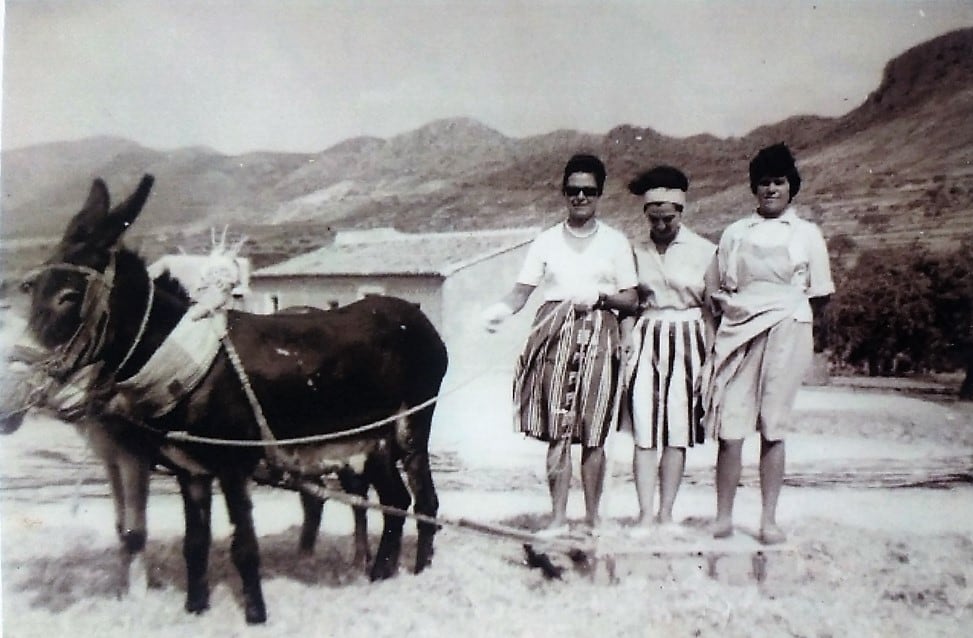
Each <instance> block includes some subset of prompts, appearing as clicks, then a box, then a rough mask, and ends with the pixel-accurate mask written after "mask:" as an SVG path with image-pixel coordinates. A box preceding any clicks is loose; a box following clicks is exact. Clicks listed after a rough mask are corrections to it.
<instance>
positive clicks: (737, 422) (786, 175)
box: [703, 144, 834, 544]
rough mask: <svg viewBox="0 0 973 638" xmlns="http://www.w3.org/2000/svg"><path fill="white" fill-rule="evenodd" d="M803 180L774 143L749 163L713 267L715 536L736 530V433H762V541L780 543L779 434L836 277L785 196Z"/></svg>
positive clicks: (706, 398) (710, 390) (710, 397)
mask: <svg viewBox="0 0 973 638" xmlns="http://www.w3.org/2000/svg"><path fill="white" fill-rule="evenodd" d="M800 188H801V176H800V174H799V173H798V171H797V166H796V165H795V163H794V157H793V156H792V155H791V152H790V149H788V148H787V146H785V145H784V144H775V145H773V146H768V147H766V148H764V149H761V150H760V152H758V153H757V155H756V157H754V158H753V160H752V161H751V162H750V190H751V191H752V192H753V194H754V196H755V197H756V200H757V208H756V211H755V212H754V213H753V214H751V215H750V216H749V217H746V218H744V219H741V220H739V221H736V222H734V223H733V224H730V226H728V227H727V228H726V230H725V231H724V232H723V235H722V237H721V238H720V244H719V249H718V253H717V260H716V268H715V269H714V270H713V271H711V273H712V277H713V280H714V287H715V288H718V289H717V290H716V291H715V292H714V293H713V299H714V301H716V302H717V303H718V305H719V309H720V311H721V312H722V317H721V319H720V324H719V328H718V330H717V332H716V337H715V340H714V342H713V349H712V352H711V354H710V357H709V359H708V361H707V364H706V367H705V371H704V376H705V377H706V379H707V380H706V381H704V385H703V407H704V409H705V425H706V428H707V432H708V433H709V434H710V435H711V436H714V437H716V438H718V439H719V450H718V452H717V461H716V522H715V524H714V528H713V535H714V536H715V537H716V538H723V537H726V536H729V535H731V534H732V533H733V501H734V499H735V498H736V491H737V485H738V484H739V482H740V471H741V449H742V447H743V439H744V438H745V437H746V436H747V435H748V434H750V433H752V432H754V431H757V432H760V495H761V504H762V514H761V519H760V532H759V539H760V540H761V541H762V542H763V543H765V544H775V543H782V542H784V541H785V540H786V536H785V534H784V532H783V530H781V528H780V527H779V526H778V525H777V520H776V512H777V498H778V496H779V495H780V489H781V486H782V484H783V481H784V436H785V434H786V433H787V428H788V425H789V420H790V414H791V408H792V406H793V404H794V399H795V397H796V395H797V391H798V389H799V388H800V386H801V382H802V380H803V377H804V373H805V372H806V370H807V368H808V366H809V365H810V363H811V358H812V356H813V348H814V344H813V338H812V321H813V319H814V314H815V313H819V312H821V311H822V310H823V307H824V304H825V303H826V302H827V300H828V298H829V296H830V295H831V293H833V292H834V283H833V281H832V279H831V267H830V265H829V263H828V249H827V246H826V245H825V242H824V237H823V236H822V234H821V230H820V229H819V228H818V226H817V225H815V224H813V223H811V222H808V221H805V220H803V219H801V218H800V217H798V216H797V213H796V212H795V210H794V207H793V206H791V201H792V200H793V199H794V197H795V196H796V195H797V193H798V191H799V190H800Z"/></svg>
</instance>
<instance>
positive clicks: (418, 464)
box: [402, 408, 439, 574]
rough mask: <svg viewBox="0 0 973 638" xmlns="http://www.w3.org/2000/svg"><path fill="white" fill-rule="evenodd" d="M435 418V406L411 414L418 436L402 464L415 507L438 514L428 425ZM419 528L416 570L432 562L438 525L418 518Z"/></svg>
mask: <svg viewBox="0 0 973 638" xmlns="http://www.w3.org/2000/svg"><path fill="white" fill-rule="evenodd" d="M431 420H432V408H427V409H425V410H422V411H420V412H417V413H416V414H415V415H413V417H412V423H411V427H413V428H415V431H416V434H417V436H415V437H414V438H413V439H412V440H411V441H410V442H408V443H410V445H408V446H407V447H406V448H405V450H404V456H403V459H402V465H403V467H404V468H405V473H406V476H407V477H408V479H409V489H410V490H411V491H412V497H413V498H414V499H415V507H414V510H415V512H416V513H417V514H423V515H425V516H431V517H433V518H435V517H436V514H437V513H438V512H439V497H438V496H437V494H436V486H435V484H434V483H433V480H432V468H431V467H430V465H429V435H428V433H429V428H430V425H431V423H430V422H431ZM416 527H417V529H418V532H419V538H418V543H417V547H416V573H417V574H418V573H419V572H421V571H422V570H423V569H425V568H426V567H428V566H429V564H430V563H431V562H432V555H433V538H434V537H435V535H436V531H437V530H438V529H439V527H438V526H437V525H435V524H432V523H425V522H419V523H417V524H416Z"/></svg>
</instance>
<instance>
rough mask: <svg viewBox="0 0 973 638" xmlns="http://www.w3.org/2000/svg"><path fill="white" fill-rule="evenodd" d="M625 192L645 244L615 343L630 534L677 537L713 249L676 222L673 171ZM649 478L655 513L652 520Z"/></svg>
mask: <svg viewBox="0 0 973 638" xmlns="http://www.w3.org/2000/svg"><path fill="white" fill-rule="evenodd" d="M628 189H629V191H630V192H631V193H632V194H633V195H639V196H640V197H641V198H642V202H643V204H642V211H643V214H644V215H645V220H646V222H648V226H649V238H650V240H651V241H650V242H648V243H647V244H646V246H645V247H644V248H642V247H637V248H636V251H635V253H636V259H637V263H638V275H639V286H638V292H639V314H638V317H637V321H636V320H635V319H634V318H626V319H624V320H623V321H622V335H623V337H622V339H623V342H625V343H627V344H628V345H627V346H626V348H625V349H626V350H628V351H629V357H628V368H629V378H628V384H627V385H628V390H627V392H626V396H625V403H624V406H623V409H622V410H623V415H624V419H623V420H626V421H627V420H628V418H629V417H630V418H631V421H632V436H633V439H634V443H635V447H634V453H633V458H632V470H633V474H634V476H635V492H636V495H637V497H638V501H639V521H638V526H637V527H635V528H634V529H633V530H632V532H631V535H632V536H635V537H641V536H647V535H648V534H649V533H650V532H651V530H652V529H653V528H652V524H653V523H657V524H658V525H659V529H660V530H663V531H665V532H666V533H671V534H677V533H678V531H679V527H678V526H677V525H676V524H675V523H674V521H673V519H672V507H673V503H674V502H675V500H676V493H677V492H678V491H679V484H680V483H681V482H682V475H683V471H684V470H685V466H686V448H691V447H694V446H695V444H697V443H702V442H703V430H702V424H701V416H702V406H701V403H700V397H699V381H700V372H701V370H702V367H703V360H704V358H705V356H706V351H707V347H708V345H709V343H710V342H711V340H712V334H713V315H712V313H711V312H710V311H709V307H708V296H707V288H706V281H705V280H706V271H707V270H708V268H709V266H710V264H711V263H712V261H713V257H714V255H715V253H716V245H715V244H713V242H711V241H709V240H708V239H705V238H703V237H701V236H699V235H697V234H696V233H695V232H693V231H692V230H691V229H690V228H688V227H687V226H686V225H685V224H683V223H682V215H683V210H684V208H685V206H686V191H687V190H688V189H689V180H688V179H687V178H686V175H685V174H684V173H683V172H682V171H680V170H679V169H677V168H674V167H672V166H656V167H655V168H653V169H651V170H648V171H646V172H644V173H642V174H641V175H639V176H638V177H636V178H635V179H634V180H632V182H631V183H629V185H628ZM633 323H634V327H633V326H632V324H633ZM659 450H661V455H660V454H659V452H658V451H659ZM656 476H658V478H659V511H658V514H657V515H656V516H655V517H653V506H654V500H655V489H656Z"/></svg>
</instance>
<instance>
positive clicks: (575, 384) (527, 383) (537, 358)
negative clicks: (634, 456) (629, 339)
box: [513, 302, 619, 447]
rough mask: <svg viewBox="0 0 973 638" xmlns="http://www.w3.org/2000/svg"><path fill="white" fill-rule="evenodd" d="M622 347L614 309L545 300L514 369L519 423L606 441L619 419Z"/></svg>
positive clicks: (555, 435) (592, 443)
mask: <svg viewBox="0 0 973 638" xmlns="http://www.w3.org/2000/svg"><path fill="white" fill-rule="evenodd" d="M618 353H619V333H618V321H617V319H616V318H615V315H614V314H612V313H611V312H609V311H607V310H594V311H591V312H581V313H578V312H575V310H574V308H573V307H572V306H571V304H568V303H563V302H547V303H545V304H544V305H542V306H541V307H540V308H539V309H538V311H537V315H536V316H535V318H534V325H533V328H532V330H531V333H530V335H529V336H528V337H527V343H526V345H525V346H524V350H523V353H522V354H521V355H520V357H519V358H518V359H517V365H516V368H515V370H514V387H513V398H514V407H515V408H516V409H515V416H514V420H515V429H516V430H517V431H519V432H523V433H524V434H527V435H528V436H532V437H534V438H537V439H540V440H542V441H552V440H558V439H565V438H570V439H571V442H572V443H581V444H582V445H584V446H586V447H596V446H601V445H604V443H605V438H606V437H607V436H608V432H609V431H610V430H611V428H612V427H613V426H614V425H615V424H616V423H617V419H618V405H619V403H618V388H619V384H618V381H619V379H618V376H619V375H618V372H619V356H618Z"/></svg>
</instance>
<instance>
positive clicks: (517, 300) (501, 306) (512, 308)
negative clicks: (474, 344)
mask: <svg viewBox="0 0 973 638" xmlns="http://www.w3.org/2000/svg"><path fill="white" fill-rule="evenodd" d="M534 288H536V286H531V285H530V284H520V283H518V284H514V287H513V288H512V289H511V290H510V292H508V293H507V294H506V295H504V297H503V298H502V299H501V300H500V301H498V302H496V303H495V304H493V305H492V306H488V307H487V308H486V310H484V311H483V323H484V327H485V328H486V330H487V332H496V330H497V328H499V327H500V324H501V323H503V322H504V321H506V320H507V319H508V318H509V317H510V316H511V315H513V314H515V313H517V312H519V311H520V310H521V308H523V307H524V305H525V304H526V303H527V299H528V298H529V297H530V295H531V293H532V292H534Z"/></svg>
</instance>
